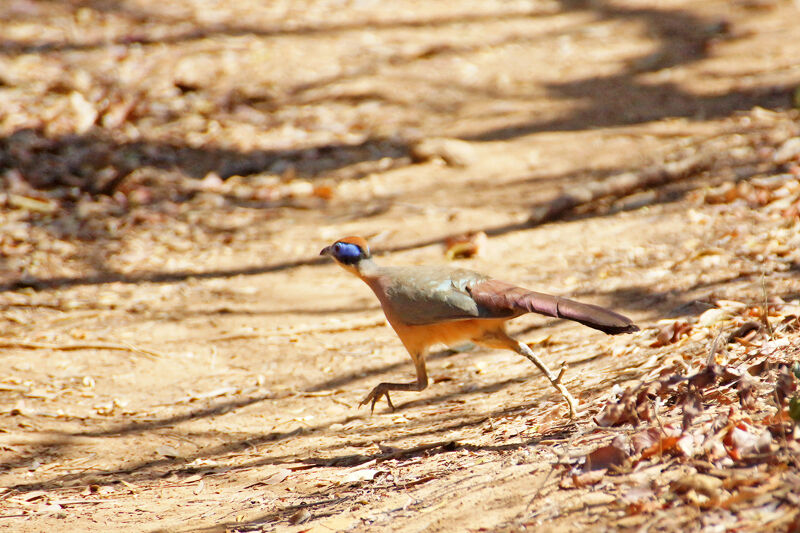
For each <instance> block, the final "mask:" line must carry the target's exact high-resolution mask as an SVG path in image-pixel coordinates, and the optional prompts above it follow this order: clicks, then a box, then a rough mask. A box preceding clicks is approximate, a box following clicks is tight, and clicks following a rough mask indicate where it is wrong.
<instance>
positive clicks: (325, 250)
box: [319, 246, 331, 255]
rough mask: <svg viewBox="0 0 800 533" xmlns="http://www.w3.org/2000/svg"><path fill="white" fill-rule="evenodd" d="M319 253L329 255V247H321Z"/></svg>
mask: <svg viewBox="0 0 800 533" xmlns="http://www.w3.org/2000/svg"><path fill="white" fill-rule="evenodd" d="M319 255H331V247H330V246H326V247H325V248H323V249H322V251H321V252H320V253H319Z"/></svg>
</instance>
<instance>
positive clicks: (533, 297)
mask: <svg viewBox="0 0 800 533" xmlns="http://www.w3.org/2000/svg"><path fill="white" fill-rule="evenodd" d="M469 292H470V295H471V296H472V298H473V299H474V300H475V301H476V302H477V303H478V306H479V307H480V308H481V310H482V311H483V312H486V315H487V317H491V316H497V317H498V318H499V317H503V316H508V315H514V314H522V313H526V312H528V313H539V314H541V315H546V316H552V317H555V318H566V319H567V320H574V321H575V322H580V323H581V324H583V325H584V326H589V327H590V328H594V329H599V330H600V331H603V332H605V333H608V334H609V335H617V334H619V333H633V332H634V331H639V327H638V326H637V325H636V324H634V323H633V321H631V319H630V318H628V317H626V316H623V315H621V314H619V313H615V312H614V311H612V310H610V309H606V308H605V307H600V306H599V305H592V304H584V303H581V302H576V301H575V300H569V299H567V298H561V297H559V296H553V295H552V294H544V293H541V292H533V291H529V290H527V289H523V288H522V287H517V286H515V285H511V284H510V283H505V282H503V281H497V280H487V281H483V282H480V283H476V284H475V285H473V286H472V287H470V289H469Z"/></svg>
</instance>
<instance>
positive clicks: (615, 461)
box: [585, 437, 630, 471]
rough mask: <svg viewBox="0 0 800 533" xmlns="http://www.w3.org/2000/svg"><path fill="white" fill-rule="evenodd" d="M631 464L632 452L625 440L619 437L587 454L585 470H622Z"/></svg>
mask: <svg viewBox="0 0 800 533" xmlns="http://www.w3.org/2000/svg"><path fill="white" fill-rule="evenodd" d="M629 466H630V454H629V453H628V450H627V447H626V446H625V445H624V443H623V441H622V440H621V439H620V438H619V437H617V438H615V439H614V440H613V441H612V443H611V444H609V445H607V446H601V447H599V448H597V449H596V450H594V451H593V452H591V453H589V454H588V455H587V456H586V465H585V470H586V471H589V470H602V469H613V470H621V469H623V468H628V467H629Z"/></svg>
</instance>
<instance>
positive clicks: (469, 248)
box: [444, 231, 487, 261]
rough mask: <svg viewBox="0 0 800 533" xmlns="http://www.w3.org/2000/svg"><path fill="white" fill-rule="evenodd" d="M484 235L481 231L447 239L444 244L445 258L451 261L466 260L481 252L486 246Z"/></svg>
mask: <svg viewBox="0 0 800 533" xmlns="http://www.w3.org/2000/svg"><path fill="white" fill-rule="evenodd" d="M486 239H487V237H486V233H484V232H482V231H477V232H474V231H473V232H470V233H464V234H461V235H456V236H453V237H448V238H447V239H446V240H445V242H444V246H445V256H447V259H449V260H450V261H452V260H453V259H468V258H470V257H474V256H476V255H478V254H479V253H480V252H481V249H482V248H483V247H484V246H485V245H486Z"/></svg>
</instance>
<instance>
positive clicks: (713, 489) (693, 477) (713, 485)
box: [670, 474, 722, 498]
mask: <svg viewBox="0 0 800 533" xmlns="http://www.w3.org/2000/svg"><path fill="white" fill-rule="evenodd" d="M670 489H672V490H673V491H674V492H676V493H678V494H683V493H686V492H689V491H690V490H693V491H695V492H697V493H699V494H705V495H706V496H708V497H709V498H715V497H717V496H718V495H719V493H720V490H721V489H722V480H721V479H719V478H716V477H714V476H709V475H706V474H690V475H688V476H683V477H681V478H678V479H676V480H675V481H673V482H672V483H670Z"/></svg>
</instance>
